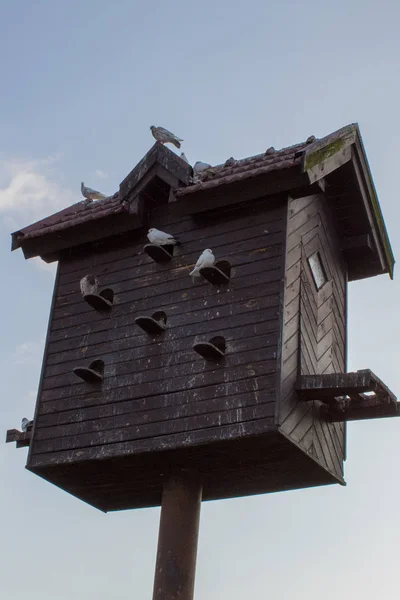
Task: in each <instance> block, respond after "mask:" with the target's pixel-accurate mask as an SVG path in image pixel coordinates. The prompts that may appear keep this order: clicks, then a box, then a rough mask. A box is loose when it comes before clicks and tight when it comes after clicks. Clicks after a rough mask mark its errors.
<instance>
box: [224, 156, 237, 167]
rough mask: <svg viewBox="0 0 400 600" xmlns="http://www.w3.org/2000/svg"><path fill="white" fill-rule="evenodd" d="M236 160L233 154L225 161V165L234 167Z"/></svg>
mask: <svg viewBox="0 0 400 600" xmlns="http://www.w3.org/2000/svg"><path fill="white" fill-rule="evenodd" d="M235 162H236V160H235V159H234V158H233V156H231V157H230V158H228V159H227V160H226V161H225V163H224V167H232V166H233V165H234V164H235Z"/></svg>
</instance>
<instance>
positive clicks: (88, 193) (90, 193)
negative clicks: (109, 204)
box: [81, 181, 107, 201]
mask: <svg viewBox="0 0 400 600" xmlns="http://www.w3.org/2000/svg"><path fill="white" fill-rule="evenodd" d="M81 192H82V196H83V197H84V198H86V200H89V201H91V200H104V198H107V196H105V195H104V194H102V193H101V192H97V191H96V190H92V188H90V187H86V186H85V184H84V183H83V181H82V183H81Z"/></svg>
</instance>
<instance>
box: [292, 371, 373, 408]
mask: <svg viewBox="0 0 400 600" xmlns="http://www.w3.org/2000/svg"><path fill="white" fill-rule="evenodd" d="M374 377H375V376H374V375H373V373H372V372H371V371H370V370H369V369H365V370H363V371H356V372H353V373H329V374H326V375H318V374H316V375H310V376H301V377H299V379H298V381H297V383H296V389H297V390H298V392H303V391H304V392H306V393H307V397H308V398H309V399H310V400H312V399H315V400H319V399H320V398H326V397H330V396H332V392H334V393H335V395H337V396H344V395H346V394H347V393H362V392H367V391H369V390H373V389H374Z"/></svg>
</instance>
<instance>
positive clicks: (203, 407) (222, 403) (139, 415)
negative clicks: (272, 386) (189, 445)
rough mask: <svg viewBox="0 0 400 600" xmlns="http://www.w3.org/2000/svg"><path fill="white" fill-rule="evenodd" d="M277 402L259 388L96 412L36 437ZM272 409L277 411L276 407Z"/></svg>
mask: <svg viewBox="0 0 400 600" xmlns="http://www.w3.org/2000/svg"><path fill="white" fill-rule="evenodd" d="M271 403H272V404H274V403H275V393H274V392H269V393H268V391H265V390H255V391H253V392H250V393H247V394H241V395H240V396H233V397H231V398H226V397H222V398H211V399H207V400H204V401H200V402H188V403H186V404H183V405H181V406H172V407H163V406H160V407H157V408H153V409H152V410H141V411H138V410H137V411H136V412H132V413H131V414H122V415H115V416H110V417H103V418H101V417H99V416H98V414H95V415H94V417H93V419H92V420H85V421H79V422H75V423H72V424H65V425H54V426H52V427H45V428H38V429H37V430H36V436H35V439H36V440H50V439H55V438H61V437H71V436H77V435H81V434H88V433H92V432H96V435H97V432H99V433H102V432H104V431H108V430H110V429H121V428H123V429H126V428H129V427H132V426H133V425H136V426H138V427H139V426H142V425H148V424H149V423H160V427H162V425H161V422H162V421H171V420H174V419H181V418H183V417H191V416H200V415H209V414H212V413H215V412H217V413H220V412H224V411H226V410H236V409H237V410H241V409H243V408H250V407H256V406H263V405H265V404H271ZM270 410H271V411H273V410H274V408H273V407H272V408H271V409H270ZM272 414H273V412H271V415H270V416H272Z"/></svg>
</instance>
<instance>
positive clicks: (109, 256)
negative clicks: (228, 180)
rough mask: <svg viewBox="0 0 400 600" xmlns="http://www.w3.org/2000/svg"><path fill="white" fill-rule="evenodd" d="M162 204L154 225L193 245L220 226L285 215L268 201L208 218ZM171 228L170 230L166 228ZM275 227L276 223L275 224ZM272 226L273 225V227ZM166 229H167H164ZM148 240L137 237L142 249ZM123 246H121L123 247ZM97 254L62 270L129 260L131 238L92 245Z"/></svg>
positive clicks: (248, 224) (239, 227) (244, 225)
mask: <svg viewBox="0 0 400 600" xmlns="http://www.w3.org/2000/svg"><path fill="white" fill-rule="evenodd" d="M163 210H164V209H163V208H162V207H160V208H158V209H156V210H155V211H154V212H153V213H152V215H151V223H150V226H151V227H157V228H158V229H161V230H166V231H168V232H169V233H171V234H172V235H179V236H180V237H181V238H182V242H183V244H184V246H186V245H190V244H191V242H192V240H197V239H204V238H205V237H211V236H213V235H216V234H220V233H221V229H222V227H221V225H222V224H223V229H224V231H226V232H232V231H241V230H242V228H250V227H252V226H254V225H259V224H260V223H263V224H267V223H274V222H277V221H280V220H281V219H282V216H283V210H284V207H283V206H280V207H271V206H266V205H265V203H263V204H260V205H259V206H258V207H254V209H253V208H252V209H251V210H249V207H247V210H246V209H245V210H244V209H243V208H242V209H241V210H237V211H229V213H226V212H224V213H223V214H214V215H212V216H210V217H208V218H202V219H198V218H196V219H193V218H192V217H185V218H182V217H177V216H171V215H170V214H169V215H168V214H166V213H165V212H164V213H163V212H162V211H163ZM167 227H168V229H167ZM272 227H273V226H272ZM272 227H271V228H272ZM164 228H165V229H164ZM146 242H147V238H146V234H145V232H144V233H143V234H142V235H141V236H140V237H138V238H135V240H134V245H135V246H137V247H138V248H140V249H142V246H143V245H144V244H145V243H146ZM121 246H122V247H121ZM93 251H94V253H91V254H90V255H88V256H87V257H85V256H84V255H83V256H82V254H78V256H77V257H76V258H68V259H67V260H66V261H65V264H63V273H78V272H80V271H81V270H84V269H86V268H89V267H92V266H93V265H98V266H100V265H106V264H107V263H108V262H113V261H114V260H115V259H119V260H123V259H125V258H128V259H129V260H130V259H132V258H134V259H136V257H135V256H132V240H131V239H129V238H127V239H126V240H122V241H121V240H120V239H117V240H115V241H114V240H107V241H106V242H105V243H103V244H102V245H99V249H98V250H97V252H96V247H94V248H93ZM140 258H141V259H144V261H145V262H147V261H148V258H147V257H145V256H144V255H142V256H141V257H140ZM140 264H144V263H143V262H137V263H134V264H133V266H139V265H140Z"/></svg>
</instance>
